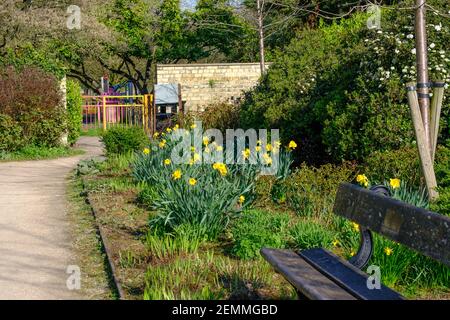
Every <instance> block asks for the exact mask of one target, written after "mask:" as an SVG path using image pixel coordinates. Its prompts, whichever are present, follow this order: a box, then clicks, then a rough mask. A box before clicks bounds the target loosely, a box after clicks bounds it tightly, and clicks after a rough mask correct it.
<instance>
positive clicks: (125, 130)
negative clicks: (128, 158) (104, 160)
mask: <svg viewBox="0 0 450 320" xmlns="http://www.w3.org/2000/svg"><path fill="white" fill-rule="evenodd" d="M101 140H102V142H103V143H104V145H105V149H106V153H107V154H108V155H110V154H111V155H112V154H126V153H129V152H132V151H139V150H142V148H144V146H145V145H146V144H147V143H148V141H149V139H148V137H147V135H146V134H145V132H144V130H143V129H142V128H139V127H113V128H111V129H108V131H106V132H105V133H103V134H102V136H101Z"/></svg>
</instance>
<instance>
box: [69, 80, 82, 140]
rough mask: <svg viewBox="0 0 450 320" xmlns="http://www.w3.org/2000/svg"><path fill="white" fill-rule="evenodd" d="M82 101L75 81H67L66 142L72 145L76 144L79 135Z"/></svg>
mask: <svg viewBox="0 0 450 320" xmlns="http://www.w3.org/2000/svg"><path fill="white" fill-rule="evenodd" d="M82 103H83V99H82V98H81V87H80V85H79V84H78V82H76V81H72V80H68V81H67V130H68V137H67V138H68V142H69V144H71V145H73V144H74V143H75V142H77V140H78V138H79V136H80V134H81V122H82V120H83V114H82V110H81V105H82Z"/></svg>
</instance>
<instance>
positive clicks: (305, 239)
mask: <svg viewBox="0 0 450 320" xmlns="http://www.w3.org/2000/svg"><path fill="white" fill-rule="evenodd" d="M336 236H337V235H336V233H335V232H333V231H330V230H329V229H326V228H324V226H323V225H321V224H319V223H317V222H314V221H312V220H300V221H299V222H298V223H297V224H296V225H295V226H294V227H293V228H292V230H290V237H291V241H292V242H293V246H294V247H295V248H297V249H312V248H330V247H331V246H332V243H333V241H334V240H335V239H336Z"/></svg>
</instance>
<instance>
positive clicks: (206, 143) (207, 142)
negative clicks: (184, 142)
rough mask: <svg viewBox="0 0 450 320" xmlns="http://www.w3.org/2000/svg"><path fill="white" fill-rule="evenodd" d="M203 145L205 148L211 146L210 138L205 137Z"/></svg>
mask: <svg viewBox="0 0 450 320" xmlns="http://www.w3.org/2000/svg"><path fill="white" fill-rule="evenodd" d="M203 144H204V145H205V146H207V145H208V144H209V138H208V137H203Z"/></svg>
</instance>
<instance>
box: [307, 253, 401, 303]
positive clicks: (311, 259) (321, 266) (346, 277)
mask: <svg viewBox="0 0 450 320" xmlns="http://www.w3.org/2000/svg"><path fill="white" fill-rule="evenodd" d="M299 255H300V256H301V257H302V258H304V259H305V260H306V261H307V262H308V263H310V264H311V265H312V266H313V267H315V268H316V269H318V270H320V272H322V273H324V274H325V275H326V276H327V277H329V278H330V279H332V280H333V281H334V282H336V283H337V284H339V285H340V286H342V287H343V288H345V290H347V291H349V292H350V293H351V294H352V295H354V296H356V297H357V298H359V299H361V300H403V299H404V298H403V297H402V296H401V295H400V294H399V293H397V292H395V291H394V290H392V289H390V288H388V287H386V286H384V285H381V286H380V289H372V290H370V289H369V288H368V286H367V279H368V278H369V276H368V275H367V274H366V273H364V272H362V271H361V270H359V269H358V268H356V267H355V266H353V265H352V264H350V263H349V262H347V261H345V260H343V259H341V258H339V257H338V256H336V255H335V254H333V253H331V252H329V251H327V250H325V249H322V248H319V249H310V250H304V251H301V252H299Z"/></svg>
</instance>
